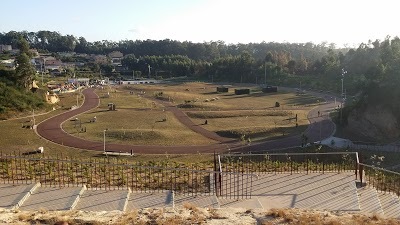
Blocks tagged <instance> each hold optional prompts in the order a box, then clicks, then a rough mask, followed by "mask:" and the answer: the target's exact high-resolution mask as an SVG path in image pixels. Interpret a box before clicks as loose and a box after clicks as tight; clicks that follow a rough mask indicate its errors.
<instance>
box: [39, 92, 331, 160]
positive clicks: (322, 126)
mask: <svg viewBox="0 0 400 225" xmlns="http://www.w3.org/2000/svg"><path fill="white" fill-rule="evenodd" d="M82 93H83V94H84V96H85V101H84V103H83V104H82V106H81V107H79V108H77V109H74V110H71V111H68V112H65V113H62V114H59V115H57V116H54V117H51V118H49V119H47V120H45V121H43V122H41V123H40V124H38V126H37V128H36V129H37V130H36V131H37V133H38V134H39V135H40V136H42V137H43V138H45V139H47V140H50V141H52V142H55V143H57V144H60V145H65V146H70V147H74V148H80V149H87V150H95V151H103V142H95V141H90V140H85V139H81V138H78V137H75V136H72V135H70V134H68V133H66V132H64V131H63V130H62V128H61V124H62V123H63V122H64V121H66V120H68V119H70V118H73V117H74V116H76V115H78V114H81V113H84V112H86V111H88V110H90V109H93V108H96V107H97V106H98V105H99V102H100V100H99V97H98V96H97V95H96V94H95V93H94V91H93V89H91V88H89V89H85V90H84V91H83V92H82ZM161 103H162V104H164V105H165V106H166V109H167V110H169V111H171V112H173V113H174V115H175V116H176V118H177V119H178V120H179V121H180V122H181V123H183V124H184V125H185V126H187V127H188V128H190V129H192V130H193V131H195V132H197V133H200V134H202V135H203V136H205V137H208V138H210V139H213V140H216V141H219V143H218V144H212V145H205V146H198V145H197V146H142V145H128V144H113V143H106V150H107V151H115V152H131V151H132V152H133V153H139V154H164V153H169V154H191V153H193V154H195V153H213V152H214V151H215V152H224V151H228V150H231V151H235V152H239V151H240V152H249V151H251V152H256V151H265V150H271V149H281V148H289V147H294V146H299V145H300V144H301V137H300V135H296V136H288V137H286V138H281V139H277V140H271V141H266V142H253V143H251V145H243V144H242V143H241V142H239V141H235V140H233V139H228V138H223V137H220V136H218V135H217V134H215V133H214V132H211V131H208V130H206V129H204V128H202V127H201V126H198V125H196V124H194V123H193V122H192V121H191V120H190V119H189V118H188V117H187V116H186V114H185V113H183V112H182V111H181V110H179V109H178V108H176V107H175V106H173V105H171V104H170V103H167V102H161ZM333 107H334V102H333V100H330V101H327V102H326V103H325V104H322V105H320V106H319V107H317V108H315V109H313V110H311V111H310V113H309V115H308V118H309V120H310V126H309V127H308V128H307V130H306V134H307V136H308V137H309V142H313V141H318V140H323V139H325V138H327V137H329V136H331V135H332V134H333V132H334V129H335V125H334V123H333V122H332V121H331V120H330V119H329V116H328V112H329V110H331V109H332V108H333ZM318 110H319V111H320V112H321V113H322V116H319V117H318Z"/></svg>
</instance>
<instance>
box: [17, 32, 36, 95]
mask: <svg viewBox="0 0 400 225" xmlns="http://www.w3.org/2000/svg"><path fill="white" fill-rule="evenodd" d="M18 46H19V47H20V49H19V50H20V54H19V55H18V56H17V58H16V62H17V68H16V70H15V73H16V74H15V75H16V80H17V83H18V85H19V86H21V87H24V88H29V85H30V84H31V83H32V81H33V78H34V76H35V69H34V68H33V66H32V64H31V62H30V57H29V44H28V42H27V41H26V40H25V39H23V38H20V40H19V43H18Z"/></svg>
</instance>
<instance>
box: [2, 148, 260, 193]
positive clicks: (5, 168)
mask: <svg viewBox="0 0 400 225" xmlns="http://www.w3.org/2000/svg"><path fill="white" fill-rule="evenodd" d="M167 166H168V165H166V166H160V165H158V166H149V165H146V166H144V165H140V164H139V165H138V164H132V163H128V162H126V161H122V160H119V161H118V160H108V159H99V160H89V161H79V160H73V159H70V158H51V157H43V156H42V157H37V156H35V157H34V156H15V155H0V182H2V183H12V184H21V183H36V182H40V183H41V184H42V185H46V186H55V187H69V186H83V185H85V186H86V187H87V188H89V189H100V188H102V189H108V190H110V189H128V188H130V189H131V190H132V191H137V192H162V191H166V190H171V191H175V192H176V193H180V194H185V195H197V194H206V195H217V196H221V197H226V198H250V197H251V186H252V179H253V177H254V175H253V174H245V173H234V172H222V171H213V170H212V169H209V170H206V169H204V168H198V167H197V166H192V167H191V168H181V167H180V165H177V164H175V165H174V166H173V167H167ZM170 166H171V165H170ZM218 177H219V178H221V177H223V178H224V179H219V180H218V179H215V178H218ZM220 187H224V188H225V189H223V190H222V189H221V188H220ZM228 187H229V191H228V189H227V188H228Z"/></svg>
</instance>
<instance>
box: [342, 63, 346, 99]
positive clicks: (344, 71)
mask: <svg viewBox="0 0 400 225" xmlns="http://www.w3.org/2000/svg"><path fill="white" fill-rule="evenodd" d="M346 73H347V71H346V70H344V69H342V79H341V80H342V98H344V92H343V81H344V75H345V74H346Z"/></svg>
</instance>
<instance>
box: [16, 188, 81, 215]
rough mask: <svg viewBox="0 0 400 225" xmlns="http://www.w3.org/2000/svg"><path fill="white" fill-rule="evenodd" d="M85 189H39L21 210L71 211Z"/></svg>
mask: <svg viewBox="0 0 400 225" xmlns="http://www.w3.org/2000/svg"><path fill="white" fill-rule="evenodd" d="M82 188H83V187H61V188H60V187H48V186H40V187H38V188H37V189H36V190H35V191H33V193H32V194H31V196H29V198H27V199H26V201H25V202H24V203H23V204H22V206H21V207H20V209H21V210H28V211H30V210H38V209H46V210H54V211H61V210H69V209H70V208H71V207H72V205H73V204H74V202H75V200H76V198H78V196H79V193H80V192H81V190H82Z"/></svg>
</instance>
